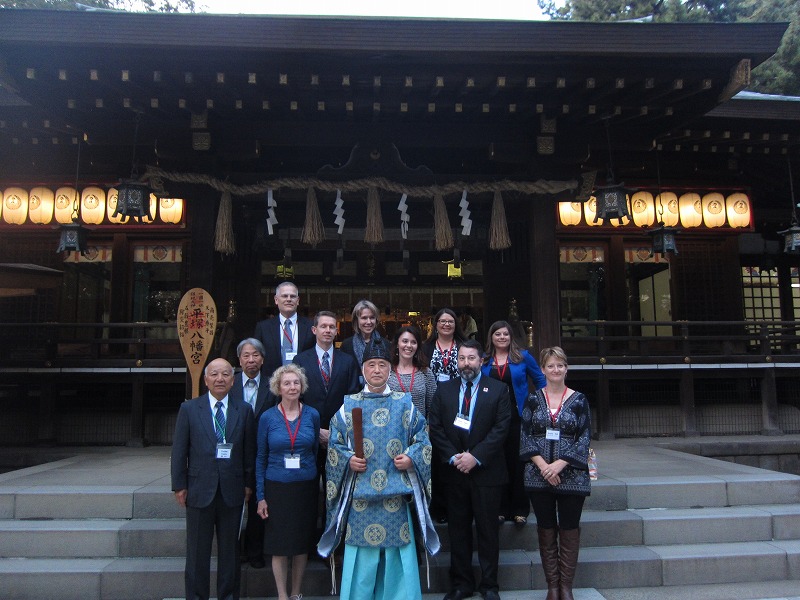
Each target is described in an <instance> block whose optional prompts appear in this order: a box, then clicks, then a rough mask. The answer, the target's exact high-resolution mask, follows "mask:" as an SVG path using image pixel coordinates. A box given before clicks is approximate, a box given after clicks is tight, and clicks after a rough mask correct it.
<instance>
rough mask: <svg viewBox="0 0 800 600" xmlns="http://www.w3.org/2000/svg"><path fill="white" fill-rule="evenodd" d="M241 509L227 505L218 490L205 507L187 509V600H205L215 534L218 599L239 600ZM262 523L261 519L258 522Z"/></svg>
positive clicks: (207, 592) (209, 583)
mask: <svg viewBox="0 0 800 600" xmlns="http://www.w3.org/2000/svg"><path fill="white" fill-rule="evenodd" d="M241 516H242V507H241V506H233V507H230V506H226V505H225V502H224V500H223V499H222V494H221V493H220V490H219V489H218V490H217V494H216V496H214V500H213V501H212V502H211V504H209V505H208V506H206V507H205V508H192V507H190V506H187V507H186V572H185V583H186V599H187V600H208V598H209V597H210V588H211V573H210V570H211V543H212V541H213V539H214V532H215V531H216V534H217V598H218V599H219V600H239V581H240V576H241V567H240V565H239V521H240V519H241ZM259 520H261V519H259Z"/></svg>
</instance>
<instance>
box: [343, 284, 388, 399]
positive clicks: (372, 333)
mask: <svg viewBox="0 0 800 600" xmlns="http://www.w3.org/2000/svg"><path fill="white" fill-rule="evenodd" d="M380 314H381V313H380V311H379V310H378V307H377V306H375V305H374V304H373V303H372V302H370V301H369V300H359V301H358V302H356V305H355V306H354V307H353V335H352V336H351V337H349V338H347V339H345V340H344V341H343V342H342V346H341V348H340V350H341V351H342V352H346V353H347V354H349V355H350V356H352V357H353V358H355V359H356V364H358V365H359V366H361V359H362V358H363V356H364V349H365V348H366V347H367V346H369V345H370V344H371V343H373V340H374V343H382V344H386V341H385V340H384V339H383V338H382V337H381V334H380V333H378V324H379V319H380ZM361 383H362V384H363V383H364V382H363V378H362V381H361Z"/></svg>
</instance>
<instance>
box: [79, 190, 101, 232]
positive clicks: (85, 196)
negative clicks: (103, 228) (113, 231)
mask: <svg viewBox="0 0 800 600" xmlns="http://www.w3.org/2000/svg"><path fill="white" fill-rule="evenodd" d="M105 213H106V193H105V192H104V191H103V190H101V189H100V188H99V187H87V188H85V189H84V190H83V192H82V193H81V220H82V221H83V222H84V223H89V224H90V225H99V224H100V223H102V222H103V217H104V216H105Z"/></svg>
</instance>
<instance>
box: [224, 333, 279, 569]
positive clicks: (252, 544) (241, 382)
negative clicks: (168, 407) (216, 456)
mask: <svg viewBox="0 0 800 600" xmlns="http://www.w3.org/2000/svg"><path fill="white" fill-rule="evenodd" d="M236 356H238V357H239V366H241V367H242V372H241V373H240V374H239V375H236V376H235V377H234V381H233V387H232V388H231V391H230V397H231V398H234V399H236V400H244V401H245V403H247V404H248V405H250V407H251V408H252V409H253V414H254V416H255V420H256V426H258V420H259V419H260V418H261V415H262V414H264V411H265V410H267V409H268V408H270V407H271V406H273V405H274V404H275V401H276V398H275V396H274V395H273V394H272V392H270V391H269V380H267V378H266V377H261V367H262V366H263V365H264V346H262V345H261V342H259V341H258V340H257V339H255V338H247V339H245V340H242V341H241V342H239V345H238V346H237V347H236ZM257 504H258V503H257V502H256V496H255V494H253V495H252V496H251V497H250V501H249V502H248V503H247V529H246V530H245V532H244V540H243V548H242V562H243V563H245V562H249V563H250V566H251V567H253V568H254V569H262V568H264V520H263V519H261V518H260V517H259V516H258V514H257V512H256V508H257Z"/></svg>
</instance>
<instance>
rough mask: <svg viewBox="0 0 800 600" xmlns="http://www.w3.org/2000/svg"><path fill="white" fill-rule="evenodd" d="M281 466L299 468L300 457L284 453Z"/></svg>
mask: <svg viewBox="0 0 800 600" xmlns="http://www.w3.org/2000/svg"><path fill="white" fill-rule="evenodd" d="M283 466H284V467H286V468H287V469H299V468H300V457H299V456H294V455H293V454H286V455H284V457H283Z"/></svg>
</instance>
